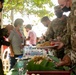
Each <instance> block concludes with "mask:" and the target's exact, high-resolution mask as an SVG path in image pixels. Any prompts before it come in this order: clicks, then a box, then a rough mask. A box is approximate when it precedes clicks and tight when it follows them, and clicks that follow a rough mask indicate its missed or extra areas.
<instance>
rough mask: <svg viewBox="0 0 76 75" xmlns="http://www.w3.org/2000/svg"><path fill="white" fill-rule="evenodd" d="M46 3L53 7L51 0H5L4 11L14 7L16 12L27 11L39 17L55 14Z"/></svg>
mask: <svg viewBox="0 0 76 75" xmlns="http://www.w3.org/2000/svg"><path fill="white" fill-rule="evenodd" d="M46 5H47V7H48V8H50V9H51V7H52V6H53V3H52V2H51V0H5V2H4V11H5V12H8V11H9V10H12V9H14V10H15V12H20V13H21V14H23V12H25V13H26V14H28V15H29V14H30V15H31V14H34V15H36V16H38V17H43V16H53V13H52V12H49V11H48V10H47V7H46Z"/></svg>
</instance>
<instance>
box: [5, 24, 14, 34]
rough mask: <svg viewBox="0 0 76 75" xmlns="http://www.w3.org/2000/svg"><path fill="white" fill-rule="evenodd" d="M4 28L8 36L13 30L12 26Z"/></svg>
mask: <svg viewBox="0 0 76 75" xmlns="http://www.w3.org/2000/svg"><path fill="white" fill-rule="evenodd" d="M5 28H6V29H7V30H8V34H9V35H10V33H11V31H12V30H13V28H14V26H13V25H7V26H6V27H5Z"/></svg>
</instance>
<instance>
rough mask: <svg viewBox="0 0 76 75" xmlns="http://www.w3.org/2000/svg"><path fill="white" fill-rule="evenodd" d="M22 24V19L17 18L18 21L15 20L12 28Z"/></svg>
mask: <svg viewBox="0 0 76 75" xmlns="http://www.w3.org/2000/svg"><path fill="white" fill-rule="evenodd" d="M23 22H24V21H23V19H20V18H18V19H16V20H15V22H14V26H15V27H17V26H18V25H22V24H23Z"/></svg>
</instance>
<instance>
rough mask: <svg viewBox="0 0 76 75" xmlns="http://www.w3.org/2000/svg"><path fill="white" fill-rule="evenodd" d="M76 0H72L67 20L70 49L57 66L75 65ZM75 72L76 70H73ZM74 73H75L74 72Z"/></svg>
mask: <svg viewBox="0 0 76 75" xmlns="http://www.w3.org/2000/svg"><path fill="white" fill-rule="evenodd" d="M75 12H76V0H75V1H74V2H72V6H71V13H70V15H69V18H68V22H67V34H69V37H70V41H71V48H70V49H71V51H70V52H68V53H67V54H66V55H65V56H64V57H63V59H62V60H61V61H60V62H59V63H57V64H56V65H57V66H65V65H67V66H68V65H76V40H75V39H76V13H75ZM75 73H76V70H75ZM75 75H76V74H75Z"/></svg>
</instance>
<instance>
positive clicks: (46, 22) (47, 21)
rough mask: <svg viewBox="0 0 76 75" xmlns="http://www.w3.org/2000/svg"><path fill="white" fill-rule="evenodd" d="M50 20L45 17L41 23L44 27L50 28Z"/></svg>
mask: <svg viewBox="0 0 76 75" xmlns="http://www.w3.org/2000/svg"><path fill="white" fill-rule="evenodd" d="M50 22H51V21H50V19H49V18H48V17H47V16H44V17H43V18H42V19H41V23H42V24H43V25H44V26H46V27H48V25H49V24H50Z"/></svg>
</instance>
